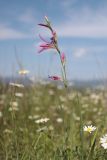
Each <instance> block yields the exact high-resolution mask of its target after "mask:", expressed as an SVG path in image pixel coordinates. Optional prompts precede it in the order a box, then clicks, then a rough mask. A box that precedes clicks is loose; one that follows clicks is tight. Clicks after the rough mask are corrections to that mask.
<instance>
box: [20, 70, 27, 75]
mask: <svg viewBox="0 0 107 160" xmlns="http://www.w3.org/2000/svg"><path fill="white" fill-rule="evenodd" d="M18 73H19V74H20V75H26V74H28V73H29V71H28V70H25V69H22V70H19V71H18Z"/></svg>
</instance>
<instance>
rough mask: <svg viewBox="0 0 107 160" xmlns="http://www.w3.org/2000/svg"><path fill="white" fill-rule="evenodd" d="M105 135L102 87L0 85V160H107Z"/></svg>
mask: <svg viewBox="0 0 107 160" xmlns="http://www.w3.org/2000/svg"><path fill="white" fill-rule="evenodd" d="M90 125H93V126H95V127H96V129H95V130H94V131H92V132H88V131H84V126H90ZM106 133H107V91H106V89H105V90H101V89H92V88H80V89H76V88H73V87H72V88H69V89H64V87H62V86H57V85H55V84H52V83H47V84H45V83H38V84H32V85H30V86H23V85H22V84H17V83H11V84H10V85H4V84H1V85H0V160H107V149H104V147H102V146H101V144H100V138H101V137H103V135H105V134H106ZM105 143H107V142H105Z"/></svg>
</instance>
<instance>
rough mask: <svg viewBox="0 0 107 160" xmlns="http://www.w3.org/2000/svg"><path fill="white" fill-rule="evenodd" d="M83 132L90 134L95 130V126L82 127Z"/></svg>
mask: <svg viewBox="0 0 107 160" xmlns="http://www.w3.org/2000/svg"><path fill="white" fill-rule="evenodd" d="M83 130H84V131H85V132H89V133H92V132H93V131H95V130H96V127H95V126H92V125H90V126H84V127H83Z"/></svg>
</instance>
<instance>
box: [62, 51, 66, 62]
mask: <svg viewBox="0 0 107 160" xmlns="http://www.w3.org/2000/svg"><path fill="white" fill-rule="evenodd" d="M61 61H62V63H65V61H66V57H65V54H64V53H62V54H61Z"/></svg>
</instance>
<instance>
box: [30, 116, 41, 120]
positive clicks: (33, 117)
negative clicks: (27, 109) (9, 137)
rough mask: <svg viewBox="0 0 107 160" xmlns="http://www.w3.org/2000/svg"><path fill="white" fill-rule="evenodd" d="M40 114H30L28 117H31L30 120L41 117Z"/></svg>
mask: <svg viewBox="0 0 107 160" xmlns="http://www.w3.org/2000/svg"><path fill="white" fill-rule="evenodd" d="M39 117H40V116H39V115H33V116H32V115H29V116H28V119H30V120H35V119H37V118H39Z"/></svg>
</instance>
